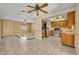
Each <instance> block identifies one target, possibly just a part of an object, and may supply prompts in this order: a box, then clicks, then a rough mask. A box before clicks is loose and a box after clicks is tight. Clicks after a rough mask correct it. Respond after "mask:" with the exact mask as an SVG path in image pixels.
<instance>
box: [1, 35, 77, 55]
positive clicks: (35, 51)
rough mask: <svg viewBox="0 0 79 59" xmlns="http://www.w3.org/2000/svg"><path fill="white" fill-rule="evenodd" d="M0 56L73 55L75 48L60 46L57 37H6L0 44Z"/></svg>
mask: <svg viewBox="0 0 79 59" xmlns="http://www.w3.org/2000/svg"><path fill="white" fill-rule="evenodd" d="M0 54H1V55H75V54H76V53H75V48H71V47H66V46H62V44H61V40H60V38H59V37H49V38H45V39H43V40H39V39H30V40H27V39H22V38H21V39H20V38H18V37H16V36H8V37H5V38H3V39H2V43H1V44H0Z"/></svg>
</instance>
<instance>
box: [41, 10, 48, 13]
mask: <svg viewBox="0 0 79 59" xmlns="http://www.w3.org/2000/svg"><path fill="white" fill-rule="evenodd" d="M40 11H42V12H44V13H46V14H47V13H48V12H47V11H45V10H43V9H40Z"/></svg>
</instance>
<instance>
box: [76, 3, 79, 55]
mask: <svg viewBox="0 0 79 59" xmlns="http://www.w3.org/2000/svg"><path fill="white" fill-rule="evenodd" d="M75 22H76V23H75V31H76V34H77V35H76V36H75V43H76V54H79V4H77V5H76V21H75Z"/></svg>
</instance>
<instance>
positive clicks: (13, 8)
mask: <svg viewBox="0 0 79 59" xmlns="http://www.w3.org/2000/svg"><path fill="white" fill-rule="evenodd" d="M35 4H36V3H29V4H28V3H0V18H5V19H10V20H17V21H23V20H24V19H26V21H32V20H33V19H34V17H35V16H36V13H35V11H34V12H32V13H27V11H29V10H31V8H28V7H26V6H27V5H32V6H34V5H35ZM41 4H42V3H41ZM41 4H40V5H41ZM73 7H75V4H74V3H49V4H48V6H47V7H45V9H46V10H47V11H48V14H44V13H42V12H40V15H41V16H42V17H44V18H45V17H47V16H49V15H52V16H53V15H54V14H55V13H57V12H61V11H64V10H66V9H69V8H73ZM21 10H26V12H25V13H22V12H21ZM49 17H50V16H49Z"/></svg>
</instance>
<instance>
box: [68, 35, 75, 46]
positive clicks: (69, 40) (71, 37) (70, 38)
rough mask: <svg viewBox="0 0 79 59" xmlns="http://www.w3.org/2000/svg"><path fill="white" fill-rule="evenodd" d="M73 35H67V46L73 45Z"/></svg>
mask: <svg viewBox="0 0 79 59" xmlns="http://www.w3.org/2000/svg"><path fill="white" fill-rule="evenodd" d="M74 38H75V37H74V35H67V45H68V46H74V44H75V39H74Z"/></svg>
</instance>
